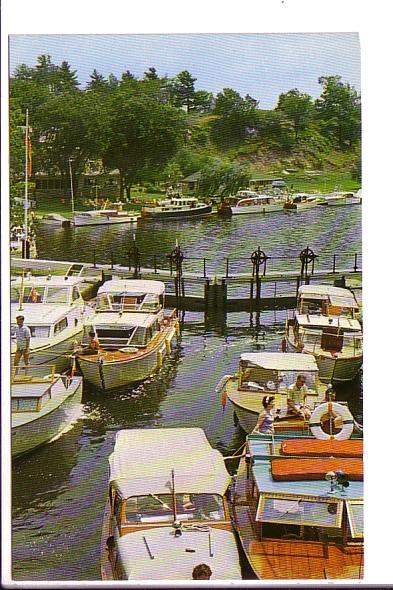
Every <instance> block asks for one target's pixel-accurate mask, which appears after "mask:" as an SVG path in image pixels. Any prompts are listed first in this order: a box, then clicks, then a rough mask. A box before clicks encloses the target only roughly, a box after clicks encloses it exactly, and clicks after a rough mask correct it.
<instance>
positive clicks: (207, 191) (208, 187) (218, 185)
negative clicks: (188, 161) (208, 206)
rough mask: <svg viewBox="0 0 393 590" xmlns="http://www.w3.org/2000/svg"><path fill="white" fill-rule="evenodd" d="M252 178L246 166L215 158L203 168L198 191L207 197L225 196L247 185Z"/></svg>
mask: <svg viewBox="0 0 393 590" xmlns="http://www.w3.org/2000/svg"><path fill="white" fill-rule="evenodd" d="M250 178H251V174H250V172H249V170H248V168H247V167H246V166H244V165H241V164H238V163H237V162H229V161H225V160H219V159H215V160H214V161H213V162H211V163H209V165H208V166H206V167H205V168H203V169H202V170H201V174H200V178H199V181H198V187H197V193H198V195H200V196H205V197H206V196H208V195H217V196H220V197H221V198H224V197H227V196H229V195H231V194H234V193H236V192H237V191H238V190H239V189H241V188H244V187H245V186H247V185H248V183H249V181H250Z"/></svg>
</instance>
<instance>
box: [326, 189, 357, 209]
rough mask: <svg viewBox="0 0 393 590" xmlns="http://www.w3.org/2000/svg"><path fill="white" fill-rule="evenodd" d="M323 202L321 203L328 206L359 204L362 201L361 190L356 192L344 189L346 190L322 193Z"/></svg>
mask: <svg viewBox="0 0 393 590" xmlns="http://www.w3.org/2000/svg"><path fill="white" fill-rule="evenodd" d="M323 198H324V200H323V202H322V203H320V204H321V205H327V206H328V207H339V206H343V205H359V204H360V203H361V202H362V197H361V190H358V191H357V192H352V191H346V192H339V191H336V192H333V193H329V194H327V195H323Z"/></svg>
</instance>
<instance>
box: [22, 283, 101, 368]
mask: <svg viewBox="0 0 393 590" xmlns="http://www.w3.org/2000/svg"><path fill="white" fill-rule="evenodd" d="M83 282H84V279H83V278H81V277H69V276H51V275H50V274H49V275H47V276H32V275H31V274H30V273H26V275H22V276H18V277H16V278H14V279H12V280H11V353H12V359H13V358H14V355H15V350H16V341H15V330H16V317H17V316H18V315H22V316H24V324H25V326H27V327H28V328H30V332H31V340H30V359H29V360H30V363H31V364H32V365H48V364H54V365H55V366H56V371H57V372H59V373H61V372H63V371H64V370H66V369H67V368H69V367H70V364H71V358H70V355H71V353H72V351H73V348H74V341H75V339H76V338H77V337H78V336H81V335H82V333H83V327H84V323H85V321H86V319H87V318H88V317H89V316H90V315H91V314H92V313H93V310H92V308H91V307H90V306H89V305H87V304H86V303H85V301H84V299H83V297H82V295H81V291H80V289H81V287H82V283H83Z"/></svg>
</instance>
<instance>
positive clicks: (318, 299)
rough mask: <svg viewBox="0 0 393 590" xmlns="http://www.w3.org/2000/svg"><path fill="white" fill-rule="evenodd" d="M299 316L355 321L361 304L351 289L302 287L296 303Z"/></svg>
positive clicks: (324, 286) (329, 286)
mask: <svg viewBox="0 0 393 590" xmlns="http://www.w3.org/2000/svg"><path fill="white" fill-rule="evenodd" d="M296 310H297V312H298V313H299V314H309V315H325V316H329V315H332V316H344V317H348V318H352V319H355V318H357V316H358V314H359V303H358V301H357V299H356V296H355V295H354V293H353V292H352V291H350V290H349V289H344V288H342V287H332V286H331V285H316V284H311V285H302V286H301V287H299V290H298V294H297V301H296Z"/></svg>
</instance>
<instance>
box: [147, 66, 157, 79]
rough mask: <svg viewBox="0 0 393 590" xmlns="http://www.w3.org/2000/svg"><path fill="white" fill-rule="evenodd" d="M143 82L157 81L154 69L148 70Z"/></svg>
mask: <svg viewBox="0 0 393 590" xmlns="http://www.w3.org/2000/svg"><path fill="white" fill-rule="evenodd" d="M144 80H158V74H157V70H156V68H149V69H148V70H147V71H146V72H145V73H144Z"/></svg>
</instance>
